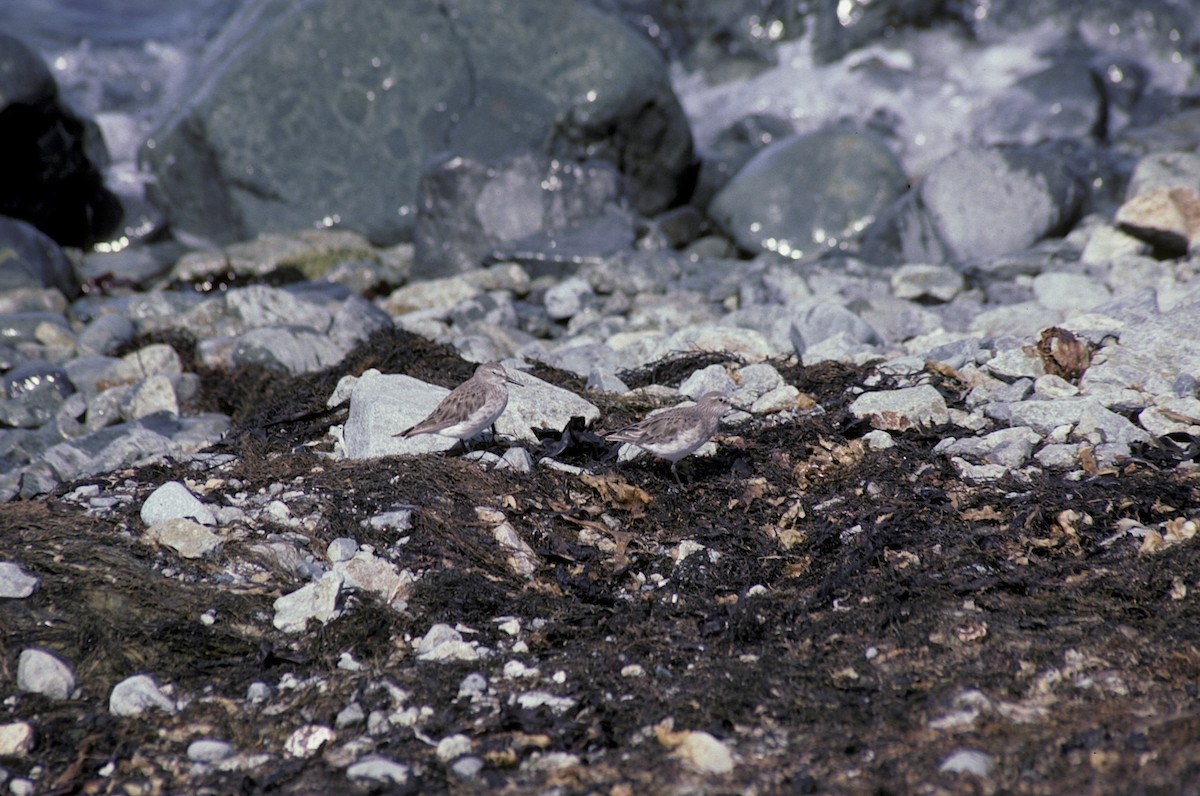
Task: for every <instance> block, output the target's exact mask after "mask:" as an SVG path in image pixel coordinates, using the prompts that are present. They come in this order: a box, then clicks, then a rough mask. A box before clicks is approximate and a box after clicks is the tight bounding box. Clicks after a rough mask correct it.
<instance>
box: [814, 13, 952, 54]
mask: <svg viewBox="0 0 1200 796" xmlns="http://www.w3.org/2000/svg"><path fill="white" fill-rule="evenodd" d="M947 5H949V4H948V3H947V2H946V0H873V2H868V1H866V0H857V1H856V2H850V3H818V4H817V18H816V22H815V25H814V30H813V57H814V58H816V59H817V60H818V61H822V62H825V63H828V62H830V61H836V60H837V59H839V58H841V57H842V56H843V55H845V54H846V53H848V52H850V51H851V50H855V49H857V48H859V47H862V46H863V45H865V44H870V43H871V42H873V41H877V40H879V39H881V38H883V37H884V36H886V34H887V33H889V32H892V31H894V30H895V29H896V28H899V27H909V26H916V27H923V26H926V25H928V24H929V23H931V22H933V21H934V20H935V19H936V18H937V17H938V16H939V15H940V14H942V13H943V10H944V9H945V7H946V6H947Z"/></svg>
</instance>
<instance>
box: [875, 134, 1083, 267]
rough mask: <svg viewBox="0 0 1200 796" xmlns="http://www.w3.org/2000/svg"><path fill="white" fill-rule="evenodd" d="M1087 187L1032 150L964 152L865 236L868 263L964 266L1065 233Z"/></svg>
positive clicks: (942, 165)
mask: <svg viewBox="0 0 1200 796" xmlns="http://www.w3.org/2000/svg"><path fill="white" fill-rule="evenodd" d="M1084 198H1085V191H1084V188H1083V187H1082V186H1081V185H1080V184H1079V182H1078V180H1077V179H1076V178H1075V176H1074V175H1073V174H1072V173H1071V171H1070V170H1069V169H1068V167H1067V166H1066V164H1064V163H1063V162H1062V161H1061V160H1058V159H1055V158H1052V157H1050V156H1049V155H1047V154H1044V153H1042V152H1039V151H1037V150H1033V149H963V150H959V151H958V152H955V153H953V154H951V155H949V156H947V157H946V158H943V159H942V160H941V161H939V162H938V163H937V164H936V165H935V166H934V167H933V169H932V170H931V171H930V172H929V174H928V175H927V176H926V177H925V179H924V180H923V181H922V182H921V183H920V184H919V185H917V186H916V187H914V188H913V189H912V190H910V191H909V192H908V193H907V194H906V195H905V196H904V197H903V198H901V199H900V200H899V201H898V202H896V203H895V204H894V205H892V206H891V207H890V208H888V210H887V211H885V213H884V214H883V215H882V216H881V217H880V218H879V220H878V221H876V222H875V223H874V224H873V225H872V226H871V228H870V229H869V230H868V231H867V235H866V239H865V240H864V242H863V249H862V254H863V257H864V258H865V259H867V260H869V261H871V262H878V263H896V262H918V263H920V262H925V263H942V262H945V263H955V264H962V263H965V262H967V261H970V260H973V259H982V258H988V257H995V256H997V255H1001V254H1005V253H1008V252H1012V251H1016V250H1018V249H1023V248H1025V247H1028V246H1031V245H1032V244H1034V243H1036V242H1037V241H1039V240H1041V239H1042V238H1045V237H1048V236H1052V235H1059V234H1062V233H1064V232H1065V231H1067V230H1068V229H1069V228H1070V226H1071V225H1072V224H1073V223H1074V222H1075V220H1076V219H1077V218H1078V216H1079V212H1080V209H1081V208H1082V206H1083V202H1084Z"/></svg>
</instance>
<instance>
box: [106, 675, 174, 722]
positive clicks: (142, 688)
mask: <svg viewBox="0 0 1200 796" xmlns="http://www.w3.org/2000/svg"><path fill="white" fill-rule="evenodd" d="M152 709H153V710H161V711H162V712H164V713H167V714H171V715H174V713H175V711H176V710H177V708H176V705H175V700H173V699H171V698H170V697H169V696H167V695H166V694H164V693H163V692H162V690H161V689H160V688H159V687H158V685H157V684H156V683H155V682H154V680H153V679H152V678H151V677H150V676H148V675H145V674H136V675H134V676H132V677H127V678H125V679H124V680H122V681H121V682H119V683H117V684H116V685H115V686H113V690H112V693H111V694H109V697H108V710H109V712H110V713H112V714H113V715H114V716H137V715H139V714H141V713H145V712H146V711H148V710H152Z"/></svg>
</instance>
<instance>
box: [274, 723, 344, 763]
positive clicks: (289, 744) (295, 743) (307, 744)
mask: <svg viewBox="0 0 1200 796" xmlns="http://www.w3.org/2000/svg"><path fill="white" fill-rule="evenodd" d="M335 740H337V733H336V732H334V731H333V728H331V727H326V726H325V725H324V724H305V725H304V726H302V727H297V728H296V729H295V730H293V731H292V734H291V735H289V736H288V737H287V740H286V741H284V742H283V749H284V751H286V752H287V753H288V754H289V755H291V756H292V757H312V756H313V755H315V754H316V753H317V752H319V751H320V750H321V747H322V746H325V745H326V744H330V743H333V742H334V741H335Z"/></svg>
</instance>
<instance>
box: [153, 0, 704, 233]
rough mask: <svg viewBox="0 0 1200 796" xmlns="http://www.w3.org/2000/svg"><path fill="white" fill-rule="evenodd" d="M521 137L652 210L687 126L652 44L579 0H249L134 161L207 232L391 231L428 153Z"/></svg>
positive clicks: (670, 184)
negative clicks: (596, 162) (612, 176)
mask: <svg viewBox="0 0 1200 796" xmlns="http://www.w3.org/2000/svg"><path fill="white" fill-rule="evenodd" d="M519 149H533V150H536V151H540V152H543V153H545V154H548V155H551V156H554V157H561V158H564V159H583V158H589V159H603V160H608V161H609V162H612V163H616V164H618V165H619V166H620V168H621V169H622V171H623V173H624V175H625V176H626V178H627V179H628V180H629V181H630V183H631V186H632V189H633V190H632V193H633V202H634V205H635V208H636V209H637V210H639V211H640V212H643V213H653V212H657V211H659V210H661V209H664V208H665V207H666V206H667V205H668V204H669V203H670V202H671V201H672V200H673V199H674V197H675V194H676V192H677V181H678V179H679V176H680V174H681V173H682V172H683V171H684V170H685V169H686V168H687V166H688V165H689V164H690V161H691V136H690V132H689V130H688V126H687V121H686V118H685V117H684V114H683V111H682V109H681V107H680V105H679V102H678V100H677V99H676V97H675V95H674V93H673V92H672V89H671V85H670V81H669V78H668V74H667V69H666V66H665V64H664V62H663V60H662V59H661V57H660V56H659V55H658V53H657V52H656V51H655V50H654V48H653V47H652V46H651V45H650V44H649V43H647V42H646V41H645V40H643V39H642V38H641V37H640V36H638V35H637V34H636V33H634V32H632V31H631V30H629V29H628V28H627V27H625V26H624V25H622V23H621V22H620V21H618V20H617V19H615V18H613V17H610V16H607V15H605V14H604V13H602V12H600V11H598V10H596V9H595V8H592V7H591V6H589V5H587V4H585V3H583V2H580V1H579V0H523V2H520V3H512V2H507V0H443V1H442V2H437V3H431V2H426V0H400V1H396V0H361V2H355V3H340V2H333V1H332V0H307V1H306V2H291V0H257V1H256V2H253V3H251V4H250V5H248V6H246V7H245V8H244V9H243V10H242V11H241V12H240V17H239V18H237V19H234V20H232V21H231V22H230V24H229V25H228V26H227V32H226V33H225V34H223V35H222V37H221V38H220V39H218V41H217V42H215V43H214V45H213V47H212V49H211V52H210V53H209V54H208V55H207V56H206V61H205V63H203V64H201V65H200V67H199V68H198V70H197V79H196V81H195V82H194V83H193V84H192V85H190V86H188V87H187V88H186V90H185V92H184V97H183V99H182V102H181V104H180V105H179V106H178V109H177V111H176V112H175V113H174V114H173V115H171V116H170V117H169V118H167V119H165V120H164V122H163V123H162V124H161V126H160V128H159V129H158V130H157V131H155V132H154V133H153V134H152V135H151V136H150V137H149V139H148V140H147V142H146V144H145V146H144V148H143V151H142V157H143V161H144V163H145V165H146V166H147V167H148V168H149V170H150V171H151V172H152V173H153V174H154V176H155V177H156V180H157V182H156V184H155V185H154V186H153V188H152V191H151V193H150V195H151V198H152V199H153V200H154V201H155V202H157V203H158V204H160V206H162V207H163V208H164V209H165V210H166V211H167V212H168V213H169V214H170V215H171V216H172V217H173V219H174V221H175V223H176V225H177V226H179V227H182V228H184V229H186V230H188V231H191V232H194V233H198V234H201V235H204V236H206V237H209V238H211V239H214V240H217V241H232V240H239V239H245V238H248V237H251V236H253V235H255V234H258V233H262V232H272V231H285V230H290V229H296V228H307V227H311V226H313V225H314V224H321V223H324V222H326V221H333V222H335V223H338V224H340V225H342V226H344V227H348V228H351V229H355V230H358V231H361V232H364V233H366V234H367V235H368V236H369V237H370V238H371V239H372V240H373V241H374V242H376V243H393V242H396V241H399V240H404V239H407V238H409V237H410V236H411V232H412V226H413V223H414V219H415V216H416V212H415V203H416V188H417V180H418V176H419V174H420V171H421V169H422V168H423V167H424V165H425V164H426V162H427V161H429V160H430V158H432V157H434V156H438V155H462V156H467V157H473V158H477V159H480V160H484V161H488V160H494V159H495V158H497V157H499V156H501V155H503V154H505V153H508V152H511V151H513V150H519Z"/></svg>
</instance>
